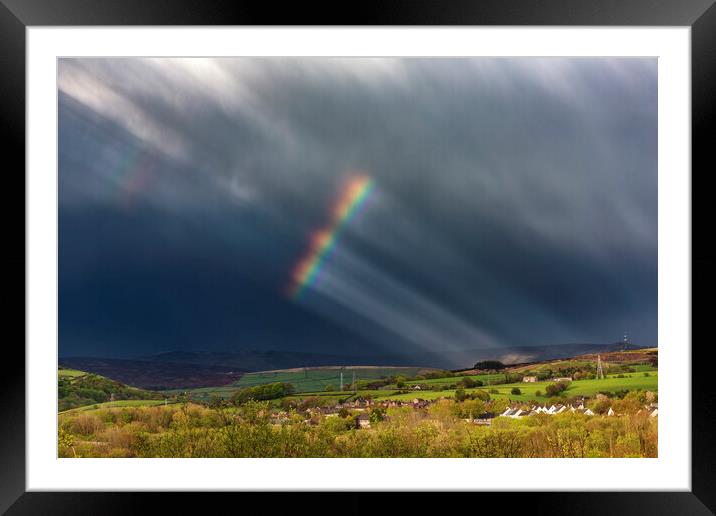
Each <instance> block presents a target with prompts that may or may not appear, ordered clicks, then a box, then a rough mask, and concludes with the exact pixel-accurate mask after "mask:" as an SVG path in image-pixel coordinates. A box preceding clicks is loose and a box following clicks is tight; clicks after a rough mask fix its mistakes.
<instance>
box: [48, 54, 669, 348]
mask: <svg viewBox="0 0 716 516" xmlns="http://www.w3.org/2000/svg"><path fill="white" fill-rule="evenodd" d="M59 88H60V224H61V229H60V307H61V312H60V334H61V344H60V345H61V353H63V354H65V355H67V354H73V353H79V352H82V353H92V354H106V352H108V351H111V352H112V353H114V354H122V353H125V354H131V353H135V352H142V351H144V350H152V351H157V350H163V349H176V348H183V349H237V348H240V349H249V348H250V349H300V350H317V351H332V352H335V351H341V350H345V351H346V352H356V351H366V352H368V351H383V350H390V351H400V350H403V351H409V350H423V351H424V350H430V351H440V350H445V351H456V350H460V349H469V348H479V347H481V346H482V347H484V346H503V345H504V346H506V345H531V344H552V343H561V342H610V341H614V340H617V339H619V337H620V336H621V332H622V331H624V330H627V331H629V332H630V334H631V335H632V339H633V341H634V342H638V343H643V344H655V343H656V340H657V247H656V246H657V225H656V223H657V204H656V200H657V190H656V187H657V163H656V158H657V152H656V150H657V149H656V142H657V134H656V128H657V126H656V121H657V109H656V106H657V104H656V101H657V92H656V60H653V59H534V58H526V59H405V60H401V59H274V58H271V59H244V58H241V59H215V60H193V59H184V60H174V59H172V60H170V59H102V60H89V59H76V60H62V61H61V63H60V75H59ZM355 170H359V171H363V172H364V173H366V174H368V175H369V176H371V177H372V178H373V179H374V182H375V185H376V186H375V191H374V194H373V195H372V196H371V197H370V198H369V199H368V202H367V204H366V205H365V206H364V208H363V210H362V212H361V213H360V214H359V216H358V217H357V218H356V219H355V220H353V221H352V222H351V224H350V225H349V226H348V227H346V228H345V231H344V232H343V233H342V234H341V237H340V241H339V243H338V246H337V248H336V251H335V253H334V254H332V255H331V256H330V257H329V259H328V260H327V262H326V265H325V267H324V268H323V271H322V273H321V276H320V278H319V281H318V282H317V283H316V284H315V285H314V286H313V288H309V289H308V292H307V293H306V296H305V297H304V298H303V299H302V300H301V301H298V302H297V301H293V300H290V299H289V298H287V297H286V296H285V295H284V292H285V288H286V286H287V284H288V283H289V281H290V279H291V278H290V276H291V270H292V268H293V266H294V265H295V263H296V262H297V261H298V260H299V259H300V258H301V256H302V255H303V253H304V251H305V248H306V245H307V243H306V242H307V239H308V236H309V234H310V233H311V232H312V231H314V230H316V229H317V228H320V227H322V226H323V225H325V223H326V220H327V217H328V216H329V215H328V213H329V210H330V208H331V205H332V203H333V202H334V200H335V197H336V195H337V192H338V189H339V188H340V184H341V181H342V180H343V179H344V178H345V177H346V175H347V174H349V173H351V171H355Z"/></svg>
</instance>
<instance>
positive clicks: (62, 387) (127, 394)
mask: <svg viewBox="0 0 716 516" xmlns="http://www.w3.org/2000/svg"><path fill="white" fill-rule="evenodd" d="M63 373H64V374H63ZM57 397H58V400H57V401H58V403H57V404H58V411H59V412H62V411H65V410H70V409H74V408H77V407H82V406H86V405H94V404H97V403H105V402H108V401H110V400H116V401H121V400H158V399H163V398H164V395H162V394H161V393H158V392H152V391H145V390H142V389H136V388H134V387H129V386H127V385H125V384H123V383H121V382H117V381H115V380H110V379H109V378H105V377H103V376H99V375H95V374H90V373H84V372H82V371H75V370H67V369H64V370H62V369H61V370H60V371H59V374H58V379H57Z"/></svg>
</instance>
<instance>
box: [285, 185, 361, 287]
mask: <svg viewBox="0 0 716 516" xmlns="http://www.w3.org/2000/svg"><path fill="white" fill-rule="evenodd" d="M372 189H373V180H372V179H370V178H369V177H366V176H363V175H356V176H352V177H350V178H349V180H348V181H347V182H346V184H345V185H344V187H343V189H342V190H341V195H340V197H339V198H338V200H337V202H336V204H335V205H334V207H333V209H332V210H331V222H330V224H329V225H327V226H326V227H324V228H322V229H319V230H318V231H315V232H314V233H313V234H312V235H311V239H310V242H309V247H308V250H307V252H306V254H305V255H304V257H303V259H301V261H300V262H298V264H296V267H295V268H294V269H293V274H292V275H291V280H292V282H291V285H290V287H289V289H288V294H289V295H290V296H291V297H293V298H298V297H300V295H301V293H302V292H303V291H304V290H305V288H306V287H308V286H309V285H312V284H313V283H314V282H315V281H316V278H317V277H318V275H319V273H320V272H321V268H322V266H323V264H324V262H325V260H326V258H327V257H328V255H329V254H330V253H331V250H332V249H333V248H334V247H335V245H336V240H337V239H338V235H339V234H340V232H341V231H342V230H343V228H345V227H346V225H347V224H348V223H349V222H350V221H351V220H352V219H353V218H354V217H355V215H356V213H358V211H359V210H360V207H361V206H362V205H363V204H364V203H365V200H366V199H367V198H368V195H369V194H370V192H371V191H372Z"/></svg>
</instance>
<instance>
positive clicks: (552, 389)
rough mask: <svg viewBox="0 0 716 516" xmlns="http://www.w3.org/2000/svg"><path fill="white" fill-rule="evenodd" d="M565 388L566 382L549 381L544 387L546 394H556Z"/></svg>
mask: <svg viewBox="0 0 716 516" xmlns="http://www.w3.org/2000/svg"><path fill="white" fill-rule="evenodd" d="M566 389H567V382H557V383H551V384H549V385H548V386H547V387H546V388H545V391H547V395H548V396H557V395H558V394H559V393H561V392H562V391H564V390H566Z"/></svg>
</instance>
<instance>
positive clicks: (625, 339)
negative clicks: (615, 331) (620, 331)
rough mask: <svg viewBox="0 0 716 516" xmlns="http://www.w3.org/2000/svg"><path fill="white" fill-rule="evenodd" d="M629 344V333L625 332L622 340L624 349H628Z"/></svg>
mask: <svg viewBox="0 0 716 516" xmlns="http://www.w3.org/2000/svg"><path fill="white" fill-rule="evenodd" d="M628 346H629V334H628V333H627V332H624V340H623V341H622V351H626V350H627V347H628Z"/></svg>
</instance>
